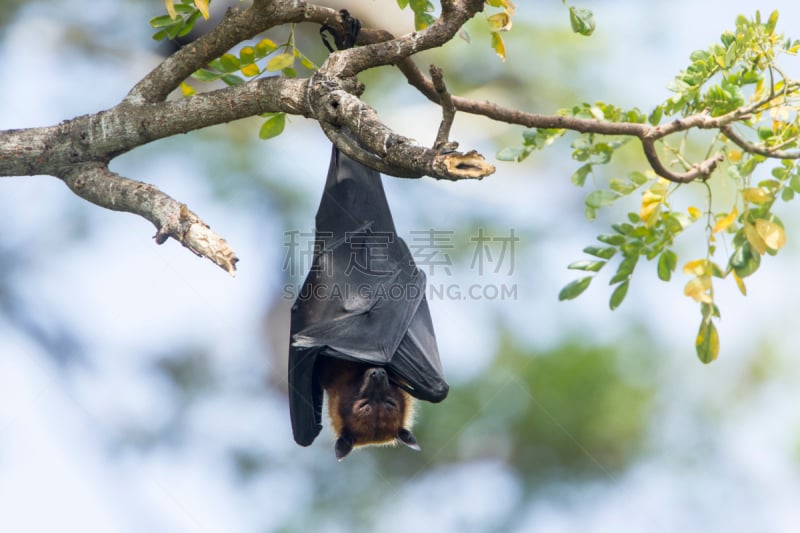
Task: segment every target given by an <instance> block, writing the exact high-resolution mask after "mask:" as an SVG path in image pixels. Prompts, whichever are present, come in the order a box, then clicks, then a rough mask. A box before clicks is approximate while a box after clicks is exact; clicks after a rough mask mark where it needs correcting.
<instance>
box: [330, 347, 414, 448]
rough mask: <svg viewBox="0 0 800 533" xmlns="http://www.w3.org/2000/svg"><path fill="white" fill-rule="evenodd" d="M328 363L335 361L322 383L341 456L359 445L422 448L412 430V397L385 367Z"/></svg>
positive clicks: (344, 362) (343, 362)
mask: <svg viewBox="0 0 800 533" xmlns="http://www.w3.org/2000/svg"><path fill="white" fill-rule="evenodd" d="M329 365H333V367H334V371H333V374H332V375H330V376H328V379H326V380H324V382H323V386H325V390H326V391H327V393H328V412H329V414H330V417H331V425H332V426H333V429H334V431H335V432H336V436H337V439H336V447H335V451H336V458H337V459H338V460H340V461H341V460H342V459H344V458H345V456H347V454H349V453H350V452H351V451H352V450H353V448H355V447H357V446H368V445H375V444H377V445H380V444H395V443H397V442H400V443H402V444H404V445H406V446H408V447H409V448H411V449H414V450H419V449H420V447H419V445H418V444H417V440H416V438H414V435H413V434H412V433H411V430H410V427H411V422H412V420H411V419H412V417H413V399H412V398H411V396H410V395H409V394H408V393H406V392H405V391H404V390H402V389H401V388H400V387H398V386H397V385H395V384H393V383H391V382H390V381H389V374H388V373H387V371H386V369H384V368H382V367H377V366H369V365H366V364H359V363H350V362H346V361H340V362H336V363H331V364H329ZM328 371H329V372H330V371H331V368H328Z"/></svg>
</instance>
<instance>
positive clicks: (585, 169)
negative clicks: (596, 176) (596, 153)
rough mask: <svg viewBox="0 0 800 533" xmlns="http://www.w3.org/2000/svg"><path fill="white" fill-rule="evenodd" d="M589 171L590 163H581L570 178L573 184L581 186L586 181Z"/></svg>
mask: <svg viewBox="0 0 800 533" xmlns="http://www.w3.org/2000/svg"><path fill="white" fill-rule="evenodd" d="M591 171H592V164H591V163H586V164H584V165H581V166H580V167H579V168H578V170H576V171H575V172H574V173H573V174H572V176H571V177H570V180H571V181H572V183H573V184H575V185H577V186H578V187H583V184H584V183H586V176H588V175H589V172H591Z"/></svg>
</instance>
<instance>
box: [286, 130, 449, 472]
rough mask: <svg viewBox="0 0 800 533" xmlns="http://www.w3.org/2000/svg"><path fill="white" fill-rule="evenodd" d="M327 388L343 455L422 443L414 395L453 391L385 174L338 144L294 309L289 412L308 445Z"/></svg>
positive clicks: (436, 397)
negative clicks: (414, 427)
mask: <svg viewBox="0 0 800 533" xmlns="http://www.w3.org/2000/svg"><path fill="white" fill-rule="evenodd" d="M323 390H324V391H325V392H326V393H327V397H328V413H329V415H330V419H331V425H332V427H333V430H334V432H335V434H336V444H335V452H336V457H337V459H339V460H342V459H343V458H344V457H345V456H346V455H347V454H348V453H349V452H350V451H351V450H352V449H353V448H354V447H358V446H364V445H370V444H391V443H396V442H400V443H402V444H405V445H406V446H409V447H411V448H413V449H416V450H419V446H418V444H417V441H416V439H415V438H414V435H413V434H412V433H411V418H412V412H413V398H418V399H420V400H426V401H430V402H440V401H442V400H443V399H444V398H445V396H447V391H448V385H447V383H446V382H445V379H444V377H443V374H442V365H441V362H440V360H439V351H438V348H437V346H436V337H435V335H434V332H433V323H432V321H431V315H430V311H429V310H428V302H427V300H426V298H425V274H424V272H422V271H421V270H419V269H418V268H417V267H416V265H415V264H414V260H413V259H412V257H411V253H410V252H409V250H408V247H407V246H406V244H405V242H403V240H402V239H401V238H399V237H398V236H397V233H396V231H395V227H394V221H393V220H392V214H391V212H390V211H389V204H388V202H387V201H386V195H385V194H384V191H383V184H382V183H381V177H380V174H379V173H378V172H377V171H375V170H373V169H371V168H368V167H366V166H364V165H362V164H361V163H358V162H356V161H354V160H352V159H350V158H349V157H347V156H346V155H344V154H343V153H341V152H340V151H339V150H338V149H337V148H336V147H335V146H334V147H333V152H332V154H331V162H330V167H329V169H328V178H327V181H326V183H325V191H324V193H323V196H322V201H321V202H320V205H319V209H318V211H317V216H316V240H315V249H314V257H313V261H312V266H311V269H310V272H309V273H308V277H307V278H306V280H305V282H304V283H303V286H302V288H301V290H300V294H299V296H298V298H297V300H296V301H295V303H294V306H293V307H292V320H291V339H290V348H289V410H290V415H291V419H292V431H293V433H294V439H295V441H297V443H298V444H300V445H302V446H308V445H310V444H311V443H312V442H313V441H314V439H315V438H316V437H317V435H318V434H319V432H320V430H321V429H322V425H321V419H322V403H323Z"/></svg>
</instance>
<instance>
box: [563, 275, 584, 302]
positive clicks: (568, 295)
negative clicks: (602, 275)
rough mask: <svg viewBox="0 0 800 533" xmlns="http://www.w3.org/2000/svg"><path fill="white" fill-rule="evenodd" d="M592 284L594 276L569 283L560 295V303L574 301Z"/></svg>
mask: <svg viewBox="0 0 800 533" xmlns="http://www.w3.org/2000/svg"><path fill="white" fill-rule="evenodd" d="M591 282H592V276H588V277H585V278H581V279H576V280H575V281H571V282H569V283H567V284H566V285H565V286H564V288H563V289H561V292H559V293H558V299H559V300H560V301H564V300H573V299H575V298H577V297H578V296H580V295H581V293H583V291H585V290H586V288H587V287H589V284H590V283H591Z"/></svg>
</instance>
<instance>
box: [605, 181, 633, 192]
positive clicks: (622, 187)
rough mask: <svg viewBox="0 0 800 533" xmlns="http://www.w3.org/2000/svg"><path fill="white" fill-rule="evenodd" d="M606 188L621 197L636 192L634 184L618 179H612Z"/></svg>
mask: <svg viewBox="0 0 800 533" xmlns="http://www.w3.org/2000/svg"><path fill="white" fill-rule="evenodd" d="M608 186H609V187H610V188H611V190H612V191H614V192H617V193H619V194H622V195H626V194H630V193H632V192H633V191H635V190H636V184H635V183H631V182H630V181H627V180H622V179H619V178H612V179H611V181H610V182H609V184H608Z"/></svg>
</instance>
